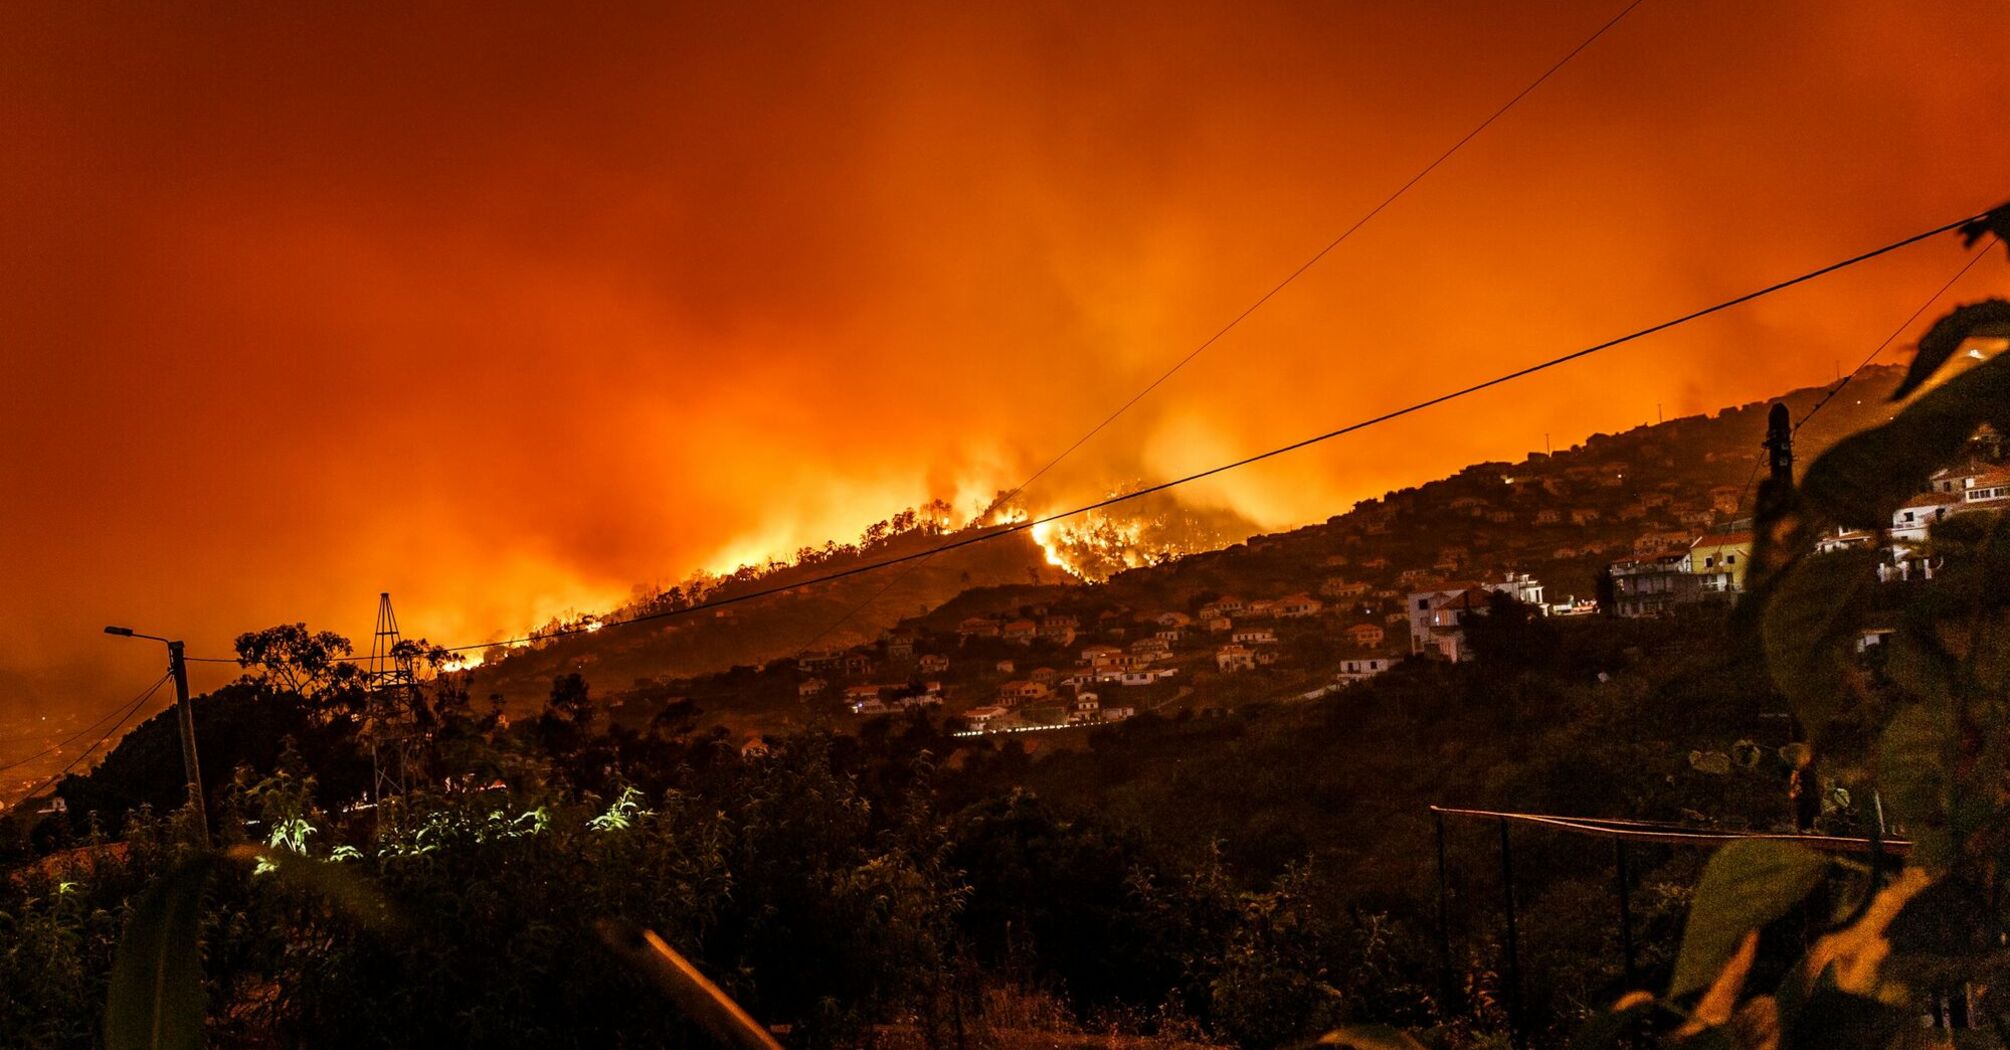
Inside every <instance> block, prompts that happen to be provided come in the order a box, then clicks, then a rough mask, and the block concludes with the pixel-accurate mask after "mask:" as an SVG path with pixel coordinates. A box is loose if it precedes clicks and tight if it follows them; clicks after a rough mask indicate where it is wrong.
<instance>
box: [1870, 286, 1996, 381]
mask: <svg viewBox="0 0 2010 1050" xmlns="http://www.w3.org/2000/svg"><path fill="white" fill-rule="evenodd" d="M2006 335H2010V302H2005V301H2003V300H2001V299H1985V300H1983V301H1981V302H1979V303H1969V304H1968V305H1966V306H1960V307H1956V308H1955V310H1954V312H1953V313H1950V314H1948V315H1947V316H1946V317H1943V318H1941V319H1940V320H1938V321H1935V322H1934V324H1933V327H1932V328H1929V329H1927V331H1926V334H1925V335H1923V336H1920V337H1919V352H1918V353H1916V354H1914V355H1913V356H1912V367H1911V368H1910V369H1907V370H1906V373H1905V381H1904V382H1902V383H1900V384H1898V389H1897V390H1896V391H1893V392H1892V395H1891V396H1892V399H1893V400H1897V399H1898V398H1902V397H1904V396H1905V395H1907V394H1910V393H1912V392H1913V391H1914V390H1916V389H1918V388H1919V385H1920V384H1921V383H1924V382H1926V381H1927V380H1928V379H1931V378H1933V373H1935V372H1937V371H1939V370H1940V366H1941V365H1944V364H1946V363H1947V359H1948V358H1950V357H1953V356H1954V354H1955V351H1957V350H1960V349H1961V344H1963V343H1966V342H1967V341H1968V340H1970V339H1973V338H1976V337H1978V336H1982V337H1988V336H1996V337H2001V336H2006Z"/></svg>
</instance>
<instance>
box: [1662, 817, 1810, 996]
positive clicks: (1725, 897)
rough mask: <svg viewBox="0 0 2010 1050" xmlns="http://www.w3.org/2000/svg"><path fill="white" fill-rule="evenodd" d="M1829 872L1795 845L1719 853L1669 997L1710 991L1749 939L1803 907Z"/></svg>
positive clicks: (1692, 916)
mask: <svg viewBox="0 0 2010 1050" xmlns="http://www.w3.org/2000/svg"><path fill="white" fill-rule="evenodd" d="M1827 868H1828V860H1827V859H1826V858H1824V857H1823V856H1822V855H1821V854H1819V853H1816V852H1815V851H1813V850H1811V849H1808V848H1807V847H1805V846H1797V845H1794V844H1793V843H1791V842H1779V841H1773V840H1763V839H1760V840H1749V841H1745V842H1733V843H1731V844H1730V845H1728V846H1725V847H1724V848H1723V849H1720V850H1718V851H1717V853H1716V855H1715V856H1713V857H1711V858H1710V864H1709V866H1708V867H1706V868H1704V869H1703V882H1702V884H1701V885H1699V886H1697V887H1696V899H1695V902H1694V903H1693V904H1691V905H1690V907H1689V922H1688V926H1687V927H1686V928H1685V929H1684V930H1683V932H1682V952H1681V954H1680V955H1679V956H1677V957H1676V960H1675V980H1674V981H1673V982H1672V983H1671V985H1670V986H1669V989H1668V994H1669V996H1670V997H1671V998H1672V997H1675V996H1681V995H1687V994H1689V993H1690V992H1695V991H1699V990H1701V989H1703V988H1706V987H1708V986H1709V985H1710V982H1711V981H1712V980H1715V979H1716V977H1717V974H1718V972H1719V971H1721V970H1723V968H1724V964H1725V963H1727V962H1729V961H1730V960H1731V957H1732V956H1733V955H1735V954H1737V951H1738V945H1739V943H1740V942H1741V941H1743V940H1744V938H1745V935H1746V934H1748V933H1750V932H1752V931H1753V930H1756V929H1759V928H1761V927H1763V926H1765V925H1766V924H1767V923H1769V922H1772V921H1773V920H1774V919H1777V918H1779V917H1780V916H1782V915H1785V914H1786V913H1787V911H1788V910H1789V909H1791V908H1793V906H1794V905H1796V904H1798V903H1800V902H1801V900H1803V899H1804V898H1806V897H1807V895H1808V894H1809V892H1811V891H1812V890H1813V889H1814V888H1815V886H1816V885H1817V884H1819V883H1820V882H1821V880H1822V873H1823V872H1824V871H1825V870H1826V869H1827Z"/></svg>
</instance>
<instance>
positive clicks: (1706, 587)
mask: <svg viewBox="0 0 2010 1050" xmlns="http://www.w3.org/2000/svg"><path fill="white" fill-rule="evenodd" d="M1751 561H1752V534H1751V533H1750V532H1749V531H1738V532H1713V533H1706V534H1704V535H1703V536H1701V537H1699V538H1698V539H1697V540H1696V542H1694V543H1692V544H1690V545H1689V571H1690V572H1691V573H1692V574H1694V575H1695V576H1697V577H1698V580H1697V583H1698V584H1699V585H1700V587H1699V589H1700V590H1701V591H1703V592H1704V593H1705V594H1708V593H1712V592H1716V593H1728V594H1742V593H1743V592H1744V590H1745V569H1746V568H1747V567H1748V566H1749V565H1750V564H1751Z"/></svg>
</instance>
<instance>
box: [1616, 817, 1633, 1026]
mask: <svg viewBox="0 0 2010 1050" xmlns="http://www.w3.org/2000/svg"><path fill="white" fill-rule="evenodd" d="M1612 856H1613V860H1614V861H1616V862H1617V864H1618V867H1619V954H1620V958H1621V960H1622V961H1623V962H1624V963H1625V973H1626V989H1627V991H1632V990H1633V876H1632V875H1631V874H1630V873H1629V872H1628V870H1627V867H1628V865H1627V863H1626V861H1627V850H1626V840H1625V839H1613V840H1612Z"/></svg>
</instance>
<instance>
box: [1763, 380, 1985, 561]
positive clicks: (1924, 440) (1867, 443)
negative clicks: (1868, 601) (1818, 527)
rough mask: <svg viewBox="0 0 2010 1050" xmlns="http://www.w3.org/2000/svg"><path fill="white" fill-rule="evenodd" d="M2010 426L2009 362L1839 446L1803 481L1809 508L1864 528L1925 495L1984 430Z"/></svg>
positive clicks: (1931, 395)
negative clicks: (1989, 425) (1934, 479)
mask: <svg viewBox="0 0 2010 1050" xmlns="http://www.w3.org/2000/svg"><path fill="white" fill-rule="evenodd" d="M2006 420H2010V355H2004V356H1999V357H1997V358H1995V359H1992V360H1990V361H1989V362H1987V363H1985V364H1982V365H1980V366H1978V367H1976V368H1972V369H1970V370H1968V371H1967V372H1963V373H1962V374H1960V375H1958V376H1955V377H1954V378H1953V379H1950V380H1948V381H1947V382H1946V383H1943V384H1942V385H1940V386H1939V387H1936V388H1934V389H1933V390H1930V391H1928V392H1927V393H1925V394H1923V395H1921V396H1920V397H1919V398H1918V399H1917V400H1915V401H1913V402H1912V403H1911V404H1909V405H1907V406H1906V407H1905V410H1904V411H1902V412H1900V413H1899V415H1898V418H1896V419H1893V420H1892V421H1891V422H1889V423H1886V424H1885V425H1884V426H1881V427H1876V428H1873V429H1870V430H1865V431H1861V432H1859V433H1856V434H1852V435H1850V436H1849V437H1847V438H1844V439H1843V440H1841V441H1839V442H1837V443H1836V444H1835V446H1834V447H1832V448H1830V449H1829V450H1828V451H1827V452H1825V453H1823V454H1822V456H1821V457H1820V458H1819V459H1816V460H1815V461H1814V463H1813V464H1811V465H1810V466H1809V467H1808V470H1807V473H1806V474H1805V475H1803V476H1802V478H1801V496H1802V498H1803V500H1804V501H1805V503H1806V504H1807V505H1808V506H1809V507H1810V508H1812V509H1813V510H1815V511H1817V512H1819V513H1820V514H1822V515H1823V516H1825V517H1827V518H1828V519H1829V520H1831V521H1834V522H1837V523H1839V524H1843V525H1849V526H1853V527H1856V528H1865V529H1883V528H1888V527H1890V525H1891V515H1892V513H1893V512H1894V511H1896V510H1897V509H1898V508H1899V507H1900V506H1901V505H1903V504H1904V502H1905V501H1906V500H1907V499H1910V498H1911V497H1913V496H1914V495H1917V494H1918V493H1919V492H1920V491H1922V490H1923V489H1925V488H1926V484H1927V479H1928V478H1929V477H1930V476H1931V475H1932V474H1933V472H1934V471H1935V470H1938V469H1940V468H1941V467H1943V466H1945V465H1946V464H1947V463H1948V461H1949V460H1952V459H1953V458H1954V457H1955V456H1956V455H1957V454H1958V453H1960V451H1961V448H1962V446H1963V445H1964V444H1965V443H1966V442H1967V441H1968V439H1969V438H1970V437H1971V436H1973V435H1974V433H1975V430H1976V428H1977V427H1979V426H1981V425H1982V424H1983V423H1985V422H1987V423H1994V424H1996V425H1999V426H2000V425H2002V423H2003V422H2005V421H2006Z"/></svg>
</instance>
